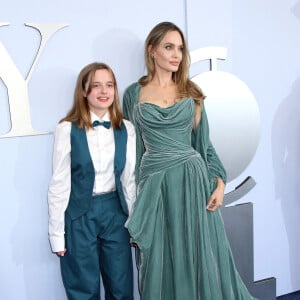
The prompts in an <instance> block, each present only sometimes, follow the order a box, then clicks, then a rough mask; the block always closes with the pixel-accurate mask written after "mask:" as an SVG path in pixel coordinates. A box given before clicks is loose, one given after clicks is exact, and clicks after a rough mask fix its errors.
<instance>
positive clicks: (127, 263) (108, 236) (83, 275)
mask: <svg viewBox="0 0 300 300" xmlns="http://www.w3.org/2000/svg"><path fill="white" fill-rule="evenodd" d="M126 219H127V216H126V215H125V214H124V212H123V210H122V208H121V205H120V201H119V198H118V195H117V193H116V192H111V193H107V194H101V195H97V196H93V198H92V202H91V207H90V210H89V211H88V212H87V213H86V214H85V215H83V216H81V217H79V218H77V219H75V220H71V218H70V216H69V215H68V213H66V214H65V239H66V248H67V252H66V253H65V255H64V256H63V257H61V258H60V263H61V274H62V279H63V283H64V287H65V289H66V293H67V297H68V299H69V300H99V299H101V298H100V282H101V281H100V274H101V276H102V282H103V286H104V290H105V299H106V300H133V268H132V256H131V248H130V239H129V234H128V231H127V229H126V228H125V227H124V223H125V221H126Z"/></svg>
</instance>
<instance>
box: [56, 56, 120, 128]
mask: <svg viewBox="0 0 300 300" xmlns="http://www.w3.org/2000/svg"><path fill="white" fill-rule="evenodd" d="M97 70H107V71H108V72H110V73H111V76H112V78H113V83H114V89H115V96H114V101H113V103H112V105H111V106H110V107H109V108H108V111H109V117H110V121H111V124H112V127H113V128H120V127H121V124H122V120H123V115H122V110H121V105H120V99H119V94H118V87H117V82H116V77H115V75H114V72H113V71H112V69H111V68H110V67H109V66H108V65H106V64H105V63H101V62H94V63H91V64H89V65H87V66H85V67H84V68H83V69H82V70H81V71H80V73H79V75H78V78H77V82H76V87H75V91H74V102H73V106H72V108H71V109H70V111H69V112H68V113H67V115H66V116H65V117H64V118H63V119H62V120H60V122H63V121H69V122H76V123H77V126H78V127H79V128H86V129H89V128H92V123H91V115H90V108H89V105H88V101H87V99H86V97H85V96H84V94H86V95H88V94H89V93H90V92H91V90H92V88H93V80H94V76H95V72H96V71H97Z"/></svg>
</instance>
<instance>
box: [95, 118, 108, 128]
mask: <svg viewBox="0 0 300 300" xmlns="http://www.w3.org/2000/svg"><path fill="white" fill-rule="evenodd" d="M96 126H104V127H105V128H107V129H109V128H110V126H111V124H110V122H109V121H103V122H100V121H98V120H96V121H94V122H93V127H96Z"/></svg>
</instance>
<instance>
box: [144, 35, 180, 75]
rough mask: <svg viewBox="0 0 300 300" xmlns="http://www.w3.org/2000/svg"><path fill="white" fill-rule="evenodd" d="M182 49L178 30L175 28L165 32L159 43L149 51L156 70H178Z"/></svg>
mask: <svg viewBox="0 0 300 300" xmlns="http://www.w3.org/2000/svg"><path fill="white" fill-rule="evenodd" d="M150 51H151V49H150ZM182 51H183V45H182V39H181V36H180V34H179V32H178V31H175V30H173V31H169V32H167V33H166V35H165V36H164V38H163V39H162V41H161V42H160V43H159V45H158V46H157V47H155V49H153V50H152V51H151V53H152V55H153V56H154V62H155V68H156V71H158V70H162V71H167V72H176V71H178V68H179V65H180V63H181V61H182Z"/></svg>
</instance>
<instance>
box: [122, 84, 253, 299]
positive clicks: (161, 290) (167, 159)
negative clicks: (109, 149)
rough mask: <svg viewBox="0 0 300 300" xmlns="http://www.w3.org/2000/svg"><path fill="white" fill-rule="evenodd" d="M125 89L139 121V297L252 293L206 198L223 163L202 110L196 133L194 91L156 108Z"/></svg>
mask: <svg viewBox="0 0 300 300" xmlns="http://www.w3.org/2000/svg"><path fill="white" fill-rule="evenodd" d="M139 90H140V87H139V85H138V84H133V85H131V86H130V87H129V88H128V89H127V90H126V92H125V94H124V101H123V109H124V115H125V117H127V118H129V119H130V120H131V121H132V122H133V123H134V124H135V126H136V131H137V143H138V149H137V158H138V164H137V174H138V195H137V196H138V197H137V201H136V204H135V207H134V211H133V213H132V214H131V216H130V217H129V219H128V221H127V223H126V226H127V228H128V230H129V232H130V235H131V237H132V239H133V241H134V242H136V243H137V245H138V249H137V266H138V269H139V289H140V293H141V299H142V300H185V299H187V300H197V299H201V300H250V299H253V298H252V297H251V296H250V294H249V292H248V291H247V289H246V287H245V285H244V283H243V282H242V280H241V278H240V276H239V274H238V272H237V270H236V268H235V265H234V261H233V257H232V253H231V250H230V246H229V243H228V240H227V237H226V233H225V230H224V224H223V221H222V217H221V215H220V212H219V210H217V211H215V212H209V211H207V210H206V203H207V200H208V199H209V197H210V195H211V192H212V190H213V189H214V188H215V180H214V178H215V177H221V178H222V179H223V180H224V181H226V173H225V170H224V168H223V166H222V164H221V162H220V160H219V158H218V156H217V154H216V152H215V150H214V148H213V146H212V145H211V143H210V141H209V133H208V123H207V118H206V114H205V110H203V113H202V117H201V122H200V124H199V126H198V128H197V131H196V133H193V130H192V126H193V120H194V101H193V99H190V98H187V99H183V100H181V101H179V102H177V103H176V104H174V105H172V106H170V107H168V108H161V107H159V106H157V105H154V104H151V103H138V102H137V99H138V96H139Z"/></svg>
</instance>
